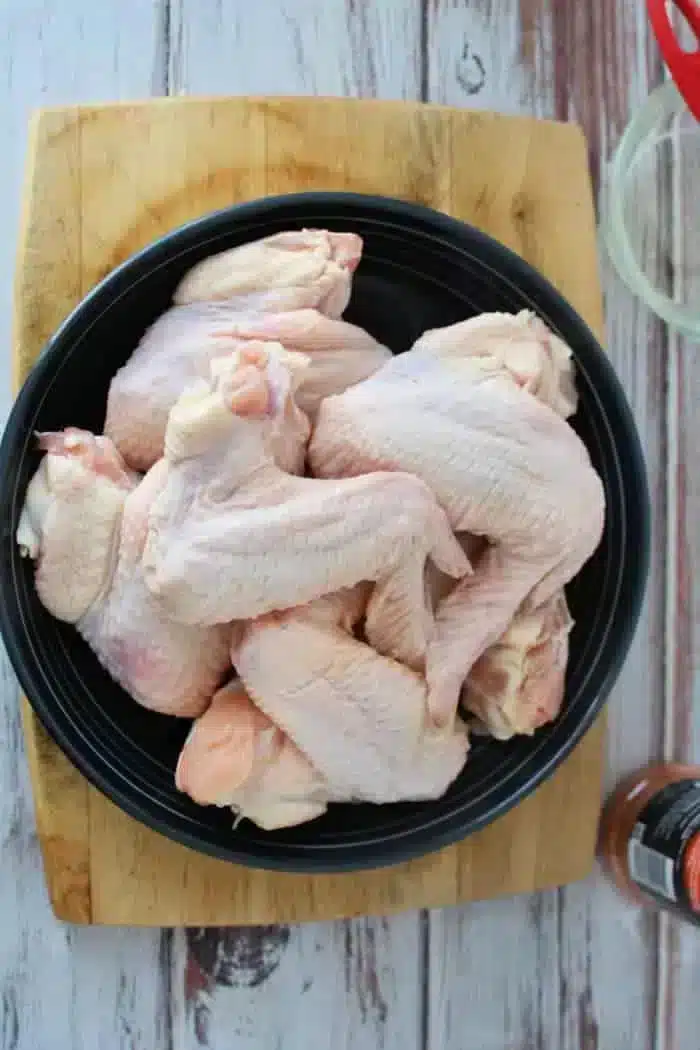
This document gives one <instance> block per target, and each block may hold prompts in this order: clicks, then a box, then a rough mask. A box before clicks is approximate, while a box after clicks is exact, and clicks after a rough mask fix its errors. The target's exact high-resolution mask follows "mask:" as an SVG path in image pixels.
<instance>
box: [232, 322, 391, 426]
mask: <svg viewBox="0 0 700 1050" xmlns="http://www.w3.org/2000/svg"><path fill="white" fill-rule="evenodd" d="M226 332H227V333H230V334H231V335H233V336H235V337H236V338H238V339H255V340H271V341H273V342H278V343H281V344H282V345H283V346H284V348H285V350H292V351H298V352H300V353H303V354H305V355H306V356H308V359H309V367H308V368H307V369H306V370H305V372H304V374H303V375H302V376H301V377H300V380H299V383H298V384H297V387H296V391H295V395H294V397H295V400H296V402H297V404H298V405H299V407H300V408H301V409H302V410H303V411H304V412H306V413H307V414H308V415H309V416H311V417H312V418H314V417H315V415H316V412H317V411H318V406H319V405H320V403H321V401H322V400H323V398H324V397H329V396H331V395H332V394H342V392H343V390H346V389H347V388H348V387H349V386H353V385H354V384H355V383H359V382H360V381H361V380H362V379H367V378H368V376H371V375H373V374H374V373H375V372H376V371H377V369H378V368H381V366H382V365H383V364H385V363H386V362H387V361H389V360H391V356H392V355H391V351H390V350H388V349H387V348H386V347H385V346H382V344H381V343H378V342H377V341H376V339H373V338H372V336H371V335H369V334H368V333H367V332H365V330H364V329H363V328H358V327H357V325H354V324H348V322H347V321H335V320H333V319H332V318H329V317H325V316H324V315H323V314H321V313H319V312H318V310H290V311H289V312H287V313H279V314H258V315H257V316H254V317H251V318H248V317H243V318H241V319H240V320H239V319H234V321H233V323H232V324H231V325H229V326H228V328H227V329H226Z"/></svg>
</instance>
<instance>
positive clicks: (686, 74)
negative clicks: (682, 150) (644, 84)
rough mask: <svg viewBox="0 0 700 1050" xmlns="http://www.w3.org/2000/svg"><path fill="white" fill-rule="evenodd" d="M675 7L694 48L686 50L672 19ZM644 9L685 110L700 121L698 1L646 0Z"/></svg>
mask: <svg viewBox="0 0 700 1050" xmlns="http://www.w3.org/2000/svg"><path fill="white" fill-rule="evenodd" d="M672 7H676V8H677V9H678V10H679V11H680V12H681V14H682V15H684V16H685V20H686V22H687V23H688V26H689V27H690V29H691V31H692V32H693V34H694V35H695V40H696V43H697V45H698V46H697V47H696V48H695V50H694V51H686V50H685V49H684V48H682V47H681V45H680V44H679V42H678V37H677V36H676V31H675V29H674V28H673V23H672V22H671V8H672ZM647 10H648V12H649V19H650V21H651V25H652V29H653V30H654V35H655V36H656V39H657V40H658V42H659V47H660V48H661V54H662V55H663V57H664V61H665V62H666V65H667V66H668V69H669V72H670V74H671V76H672V77H673V79H674V81H675V83H676V87H677V88H678V90H679V91H680V93H681V95H682V96H683V98H684V99H685V101H686V104H687V106H688V109H689V110H690V112H691V113H692V114H693V116H695V117H697V119H698V120H700V0H647Z"/></svg>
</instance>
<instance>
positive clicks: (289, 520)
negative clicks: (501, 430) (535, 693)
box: [144, 348, 469, 664]
mask: <svg viewBox="0 0 700 1050" xmlns="http://www.w3.org/2000/svg"><path fill="white" fill-rule="evenodd" d="M297 357H298V355H296V354H284V353H283V352H278V351H275V350H274V349H273V348H271V349H270V351H269V353H268V354H267V355H264V354H263V353H259V354H257V355H255V357H254V359H251V358H250V356H248V355H247V354H246V351H242V352H241V353H240V354H239V355H238V356H237V359H236V358H229V359H226V360H225V361H220V362H217V363H216V368H214V373H215V374H214V375H213V376H212V379H211V381H210V382H209V383H201V384H199V385H198V386H197V387H193V388H192V389H191V390H189V391H188V392H187V393H186V394H184V395H183V396H182V397H181V398H180V399H179V401H178V402H177V404H176V405H175V407H174V408H173V410H172V412H171V414H170V420H169V423H168V429H167V433H166V441H165V445H166V460H167V462H168V465H169V471H168V477H167V480H166V484H165V486H164V488H163V491H162V492H161V494H160V495H159V496H158V498H157V499H156V500H155V502H154V504H153V508H152V510H151V516H150V528H149V536H148V541H147V544H146V550H145V554H144V568H145V573H146V582H147V584H148V586H149V587H150V588H151V590H152V592H153V594H154V595H155V596H156V597H157V598H158V599H159V600H160V602H161V603H162V607H163V609H164V610H166V611H167V613H168V614H169V615H171V616H173V617H176V618H177V619H178V620H180V621H181V622H183V623H193V624H194V623H202V624H212V623H225V622H229V621H232V620H240V619H247V618H251V617H255V616H260V615H262V614H264V613H268V612H272V611H273V610H277V609H284V608H290V607H292V606H295V605H303V604H305V603H306V602H309V601H313V600H314V599H316V598H319V597H321V596H322V595H324V594H330V593H332V592H334V591H337V590H341V589H342V588H344V587H351V586H354V585H355V584H356V583H358V582H360V581H362V580H369V581H376V584H377V585H376V587H375V588H374V591H373V593H372V597H371V598H370V601H369V605H368V608H367V618H366V625H365V629H366V633H367V637H368V640H369V641H370V642H371V644H373V645H375V646H376V647H377V648H378V649H380V650H381V651H382V652H384V653H386V654H388V655H392V656H396V657H398V658H401V659H404V660H405V661H406V662H410V663H418V664H420V661H421V660H422V659H423V657H424V655H425V648H426V644H427V639H428V636H429V633H430V628H431V616H430V610H429V609H428V607H427V603H426V596H425V589H424V569H425V565H426V561H427V559H428V558H432V559H433V561H434V562H435V564H436V565H437V567H438V568H440V569H441V570H442V571H444V572H445V573H447V574H448V575H452V576H454V577H455V578H458V577H461V576H463V575H464V574H465V573H466V572H468V571H469V565H468V562H467V559H466V557H465V555H464V554H463V552H462V549H461V547H460V546H459V544H458V543H457V542H456V541H455V539H454V537H453V535H452V532H451V530H450V528H449V525H448V522H447V519H446V517H445V515H444V513H443V512H442V511H441V510H440V508H439V507H438V506H437V504H436V502H435V499H434V497H433V496H432V494H431V492H430V490H429V489H428V487H427V486H426V485H425V484H424V483H423V482H421V481H419V480H418V479H417V478H414V477H412V476H410V475H405V474H391V473H374V474H370V475H368V476H366V477H361V478H352V479H348V480H342V481H332V482H328V481H318V480H316V479H314V478H299V477H295V476H293V475H291V474H287V473H285V472H284V471H283V470H281V469H280V468H279V467H278V466H277V464H276V463H275V462H274V460H273V458H272V456H271V454H270V450H269V432H270V428H271V427H274V426H275V425H276V418H277V413H278V412H279V410H280V408H279V406H280V405H282V404H283V403H284V400H285V398H286V397H287V396H288V394H289V387H290V382H291V380H290V376H289V371H288V368H287V367H286V363H287V361H288V359H291V360H292V361H294V359H295V358H297Z"/></svg>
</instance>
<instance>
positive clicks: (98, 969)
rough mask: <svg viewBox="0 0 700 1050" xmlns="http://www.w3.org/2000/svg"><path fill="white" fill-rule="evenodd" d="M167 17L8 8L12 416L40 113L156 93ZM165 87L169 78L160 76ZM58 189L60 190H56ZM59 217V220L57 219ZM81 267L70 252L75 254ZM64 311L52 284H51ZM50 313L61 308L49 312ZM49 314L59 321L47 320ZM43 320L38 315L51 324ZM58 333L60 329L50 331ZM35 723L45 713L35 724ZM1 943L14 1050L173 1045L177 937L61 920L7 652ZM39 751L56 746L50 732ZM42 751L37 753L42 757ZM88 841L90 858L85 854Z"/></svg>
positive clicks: (66, 781)
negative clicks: (26, 207)
mask: <svg viewBox="0 0 700 1050" xmlns="http://www.w3.org/2000/svg"><path fill="white" fill-rule="evenodd" d="M156 14H157V12H154V10H152V9H150V7H149V5H143V4H142V3H141V2H140V0H126V2H119V3H117V2H115V0H105V2H104V3H102V4H100V5H99V6H98V5H96V4H94V3H92V2H88V0H72V2H71V3H70V4H68V5H64V6H63V7H62V8H61V9H60V12H58V11H57V9H56V8H55V5H53V4H50V3H48V2H33V3H31V4H17V3H15V2H14V0H0V24H2V27H3V32H2V35H1V36H0V65H1V66H2V69H3V77H2V81H1V82H0V123H1V124H2V127H3V128H4V129H5V150H4V156H3V164H2V169H1V170H0V191H1V192H0V199H1V200H2V219H3V221H2V228H3V232H4V237H3V239H2V244H0V341H1V343H2V345H3V346H4V347H6V348H8V349H7V350H6V351H5V358H4V367H3V368H2V369H0V419H4V418H5V416H6V413H7V411H8V410H9V404H10V397H11V378H10V354H9V346H10V327H11V303H10V297H11V294H12V293H11V289H12V274H13V269H14V264H15V259H14V247H15V240H16V234H17V228H18V227H17V217H18V214H19V207H18V205H19V199H20V190H21V186H22V180H23V177H24V171H25V151H26V143H27V122H28V117H29V112H30V110H31V109H32V108H33V107H35V106H38V105H46V104H48V103H49V102H54V103H65V102H71V101H77V100H79V99H81V98H95V99H99V98H110V97H113V96H115V95H120V96H127V95H129V94H133V95H144V94H148V93H149V91H150V89H151V86H152V85H153V84H156V86H157V83H158V80H159V75H158V69H159V59H158V53H160V56H161V59H160V67H161V68H162V56H163V53H164V52H163V47H162V46H161V47H160V48H157V47H156V46H155V45H156V43H157V32H158V20H157V18H156V17H155V15H156ZM160 80H161V81H162V80H163V76H162V75H161V76H160ZM45 192H46V194H47V195H49V194H50V185H49V184H48V182H47V183H46V184H45ZM49 221H51V222H55V221H57V217H56V216H55V215H51V214H49ZM66 249H67V250H66V256H67V263H68V264H69V261H70V254H71V253H70V250H69V249H70V245H69V244H67V245H66ZM44 293H45V295H46V301H47V303H48V304H50V302H51V296H50V289H44ZM48 310H50V305H49V306H48V307H47V311H48ZM42 316H43V318H44V319H46V317H47V312H45V313H44V314H43V315H42ZM42 316H38V317H37V319H36V320H37V324H38V325H41V324H42V323H43V322H42ZM44 334H46V332H44ZM30 717H33V716H31V715H30ZM0 720H1V722H2V739H3V748H2V752H0V827H2V829H3V832H2V836H1V837H0V895H1V896H2V900H3V916H4V918H3V936H2V938H1V941H2V944H1V946H0V985H1V987H2V1027H1V1032H2V1035H1V1036H0V1042H2V1045H3V1046H6V1047H8V1048H9V1047H12V1048H13V1050H33V1048H36V1047H44V1046H56V1047H69V1046H71V1047H75V1048H76V1050H78V1048H80V1050H82V1048H83V1047H88V1046H105V1047H106V1046H109V1047H110V1048H112V1047H113V1048H115V1050H116V1048H118V1047H119V1048H121V1047H124V1048H125V1050H126V1048H127V1047H134V1046H137V1045H138V1046H148V1047H149V1048H153V1050H169V1048H170V1045H171V1043H170V1036H169V1018H168V1011H167V1008H166V1002H165V999H166V992H167V986H168V980H169V965H167V959H164V953H165V955H167V950H166V949H167V948H168V942H167V941H165V942H164V941H162V939H161V937H160V935H159V934H158V933H156V932H155V931H141V932H138V933H133V932H131V931H124V932H123V933H120V934H119V935H118V936H117V937H113V938H112V939H111V940H107V938H106V937H105V936H104V934H102V933H101V932H100V931H91V930H84V929H75V930H71V929H70V928H68V927H66V926H63V925H61V924H59V923H57V922H56V921H55V919H54V918H53V916H52V915H51V912H50V909H49V906H48V901H47V895H46V887H45V884H44V873H43V868H42V863H41V857H40V854H39V848H38V842H37V838H36V833H35V818H34V812H33V806H32V799H31V788H30V784H29V780H28V777H27V767H26V762H25V757H24V748H23V739H22V734H21V732H20V721H19V696H18V691H17V686H16V683H15V679H14V675H13V674H12V672H11V670H10V667H9V664H8V662H7V658H6V656H5V654H4V651H2V653H1V654H0ZM35 739H36V740H37V741H39V745H38V746H39V747H44V746H45V747H47V748H51V747H52V745H51V744H50V742H49V741H48V740H47V739H46V738H45V737H42V736H38V737H35ZM37 757H38V756H37V754H36V753H32V754H30V755H29V758H30V761H32V762H34V761H36V760H37ZM51 790H53V791H55V793H56V797H57V798H58V799H60V805H61V806H62V810H63V813H64V814H65V817H66V821H65V823H64V826H65V827H67V826H68V815H69V813H70V811H71V809H72V808H73V804H74V803H75V808H77V810H78V811H79V810H80V807H81V806H82V808H83V811H84V810H85V806H84V793H85V787H84V782H83V781H82V780H81V779H80V778H79V777H78V776H77V775H76V774H75V772H74V770H73V769H72V767H71V766H70V764H69V763H67V762H65V760H64V761H63V762H62V763H61V764H60V765H59V766H58V767H57V770H56V779H55V781H54V783H53V785H52V786H51ZM76 845H77V851H76ZM49 850H53V851H57V852H59V853H62V855H63V858H64V860H66V859H67V857H66V850H67V851H68V854H69V856H70V859H69V860H68V865H67V867H68V880H67V883H66V884H64V885H62V886H56V885H54V886H52V887H51V890H52V894H53V895H54V897H55V898H56V899H61V898H63V897H65V896H68V897H70V898H71V901H72V903H71V907H72V909H73V910H75V911H76V912H77V913H78V914H79V913H80V912H81V909H82V910H83V913H84V914H85V916H86V917H87V913H88V911H89V900H88V899H87V897H86V894H85V867H84V862H85V856H86V854H85V852H84V843H81V841H80V835H78V839H77V843H76V840H75V837H74V836H73V835H72V833H71V835H67V836H65V837H61V836H60V835H59V836H57V837H56V838H55V839H54V840H53V841H52V842H51V843H49Z"/></svg>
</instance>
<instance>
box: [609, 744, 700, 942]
mask: <svg viewBox="0 0 700 1050" xmlns="http://www.w3.org/2000/svg"><path fill="white" fill-rule="evenodd" d="M599 852H600V855H601V860H602V863H603V865H604V867H605V868H606V870H607V871H608V873H609V874H610V876H611V877H612V879H613V880H614V882H615V883H616V884H617V886H618V887H619V889H620V890H622V892H623V893H624V894H625V895H626V896H627V897H628V898H630V899H631V900H633V901H635V902H636V903H637V904H645V905H654V904H655V905H657V906H658V907H662V908H666V909H669V910H670V911H673V912H675V913H676V914H678V915H680V916H682V917H683V918H685V919H686V920H688V921H689V922H693V923H695V924H696V925H700V766H691V765H679V764H675V763H664V764H658V765H652V766H648V767H647V768H646V769H642V770H639V771H638V772H637V773H634V774H632V775H631V776H629V777H627V778H626V779H625V780H623V781H622V783H621V784H620V785H619V786H618V787H617V788H616V790H615V791H614V792H613V794H612V796H611V797H610V799H609V800H608V802H607V804H606V806H605V809H604V810H603V815H602V818H601V825H600V837H599Z"/></svg>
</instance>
